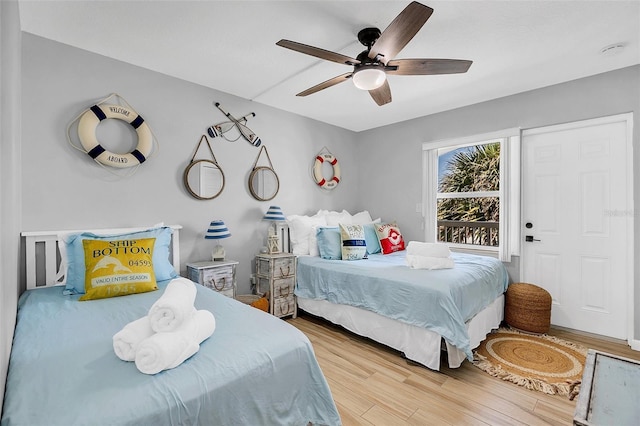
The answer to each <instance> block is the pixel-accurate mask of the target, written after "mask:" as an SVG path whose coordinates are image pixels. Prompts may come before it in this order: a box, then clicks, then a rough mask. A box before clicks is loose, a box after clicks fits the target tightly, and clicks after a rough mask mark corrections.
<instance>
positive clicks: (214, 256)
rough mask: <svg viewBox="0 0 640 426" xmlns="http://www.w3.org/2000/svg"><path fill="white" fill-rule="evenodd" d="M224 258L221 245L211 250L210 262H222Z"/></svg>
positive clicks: (224, 254)
mask: <svg viewBox="0 0 640 426" xmlns="http://www.w3.org/2000/svg"><path fill="white" fill-rule="evenodd" d="M225 256H226V253H225V251H224V247H222V246H221V245H217V246H215V247H214V248H213V251H212V252H211V260H213V261H214V262H215V261H222V260H224V258H225Z"/></svg>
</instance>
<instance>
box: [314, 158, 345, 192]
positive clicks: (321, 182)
mask: <svg viewBox="0 0 640 426" xmlns="http://www.w3.org/2000/svg"><path fill="white" fill-rule="evenodd" d="M325 161H326V162H327V163H329V164H331V166H332V167H333V176H331V178H329V179H325V178H324V176H323V175H322V165H323V164H324V162H325ZM313 179H314V180H315V182H316V183H317V184H318V186H320V187H321V188H324V189H333V188H335V187H336V186H338V183H340V165H338V159H337V158H336V157H334V156H333V155H331V154H319V155H317V156H316V161H315V163H314V164H313Z"/></svg>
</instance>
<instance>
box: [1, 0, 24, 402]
mask: <svg viewBox="0 0 640 426" xmlns="http://www.w3.org/2000/svg"><path fill="white" fill-rule="evenodd" d="M19 22H20V19H19V12H18V4H17V3H16V2H14V1H11V2H9V1H0V63H1V64H2V67H1V68H0V277H2V285H0V395H4V386H5V381H6V375H7V367H8V364H9V354H10V350H11V341H12V339H13V328H14V326H15V322H16V305H17V301H18V288H17V286H16V285H15V284H14V283H16V282H17V280H18V253H19V250H18V248H19V246H20V236H19V235H20V188H19V182H20V179H19V170H20V148H19V147H20V145H19V141H20V114H21V110H20V26H19ZM1 410H2V400H1V399H0V411H1Z"/></svg>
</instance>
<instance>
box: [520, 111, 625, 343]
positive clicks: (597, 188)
mask: <svg viewBox="0 0 640 426" xmlns="http://www.w3.org/2000/svg"><path fill="white" fill-rule="evenodd" d="M627 120H629V121H627ZM630 120H631V118H630V117H629V116H628V115H621V116H616V117H609V118H603V119H597V120H588V121H584V122H580V123H572V124H567V125H560V126H551V127H547V128H539V129H532V130H527V131H524V132H523V141H522V152H523V163H522V166H523V173H522V176H523V187H522V197H523V204H522V219H523V220H522V226H523V228H522V236H523V243H522V244H523V245H522V259H521V261H522V278H523V279H522V281H523V282H528V283H532V284H536V285H539V286H540V287H543V288H545V289H546V290H547V291H549V293H550V294H551V296H552V298H553V305H552V310H551V323H552V324H555V325H559V326H562V327H569V328H572V329H576V330H582V331H587V332H591V333H596V334H601V335H605V336H610V337H615V338H619V339H625V340H626V339H628V338H629V337H630V335H629V333H630V332H631V331H632V329H631V327H632V325H631V324H632V323H631V318H632V314H633V312H632V311H633V303H632V301H631V300H630V298H629V296H630V295H631V294H632V290H631V289H632V286H633V269H632V268H633V203H632V195H631V194H632V175H633V174H632V160H631V156H632V152H631V143H630V134H631V133H630V127H631V125H630Z"/></svg>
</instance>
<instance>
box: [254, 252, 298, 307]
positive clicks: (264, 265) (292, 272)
mask: <svg viewBox="0 0 640 426" xmlns="http://www.w3.org/2000/svg"><path fill="white" fill-rule="evenodd" d="M256 280H257V287H256V290H257V292H258V294H264V293H266V292H267V291H268V292H269V313H270V314H272V315H275V316H277V317H280V318H281V317H286V316H289V315H293V318H295V317H296V316H297V313H298V305H297V303H296V296H295V295H294V294H293V291H294V289H295V286H296V256H295V255H293V254H290V253H277V254H258V255H256Z"/></svg>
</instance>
